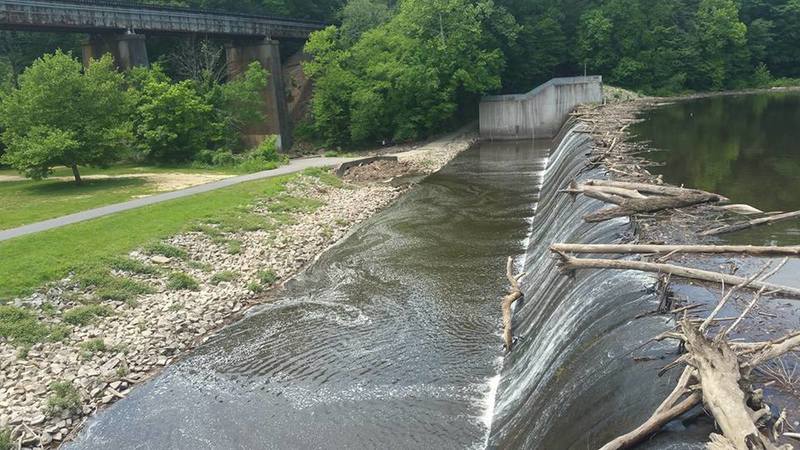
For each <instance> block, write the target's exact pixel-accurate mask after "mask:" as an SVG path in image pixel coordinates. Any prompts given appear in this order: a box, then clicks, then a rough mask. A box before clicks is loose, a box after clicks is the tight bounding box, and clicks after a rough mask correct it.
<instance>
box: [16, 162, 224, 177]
mask: <svg viewBox="0 0 800 450" xmlns="http://www.w3.org/2000/svg"><path fill="white" fill-rule="evenodd" d="M80 172H81V176H87V175H124V174H130V173H189V174H192V173H199V174H202V173H210V174H230V175H234V174H238V173H240V172H239V171H238V170H237V169H236V167H219V168H216V167H215V168H213V169H198V168H194V167H187V166H185V165H183V166H147V165H144V166H143V165H135V164H116V165H113V166H111V167H106V168H105V169H102V168H97V167H81V168H80ZM4 175H8V176H19V172H17V171H16V170H14V169H9V168H0V176H4ZM52 176H54V177H72V169H70V168H68V167H56V168H55V169H54V170H53V175H52Z"/></svg>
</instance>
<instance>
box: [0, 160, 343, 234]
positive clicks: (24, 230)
mask: <svg viewBox="0 0 800 450" xmlns="http://www.w3.org/2000/svg"><path fill="white" fill-rule="evenodd" d="M352 159H354V158H324V157H323V158H303V159H293V160H292V161H291V162H289V164H287V165H285V166H281V167H278V168H277V169H272V170H265V171H263V172H256V173H251V174H248V175H242V176H238V177H232V178H226V179H223V180H219V181H214V182H211V183H206V184H201V185H198V186H194V187H190V188H188V189H182V190H179V191H173V192H165V193H163V194H156V195H152V196H149V197H144V198H137V199H136V200H130V201H127V202H122V203H116V204H113V205H107V206H102V207H100V208H94V209H90V210H87V211H81V212H77V213H74V214H69V215H66V216H61V217H56V218H55V219H49V220H44V221H42V222H36V223H32V224H28V225H23V226H21V227H17V228H11V229H9V230H2V231H0V242H2V241H6V240H8V239H13V238H16V237H20V236H25V235H27V234H33V233H38V232H40V231H45V230H51V229H53V228H59V227H63V226H65V225H71V224H74V223H78V222H83V221H86V220H92V219H97V218H99V217H103V216H107V215H110V214H115V213H118V212H122V211H128V210H131V209H135V208H140V207H142V206H147V205H154V204H156V203H161V202H165V201H169V200H175V199H177V198H183V197H189V196H191V195H195V194H200V193H202V192H209V191H214V190H217V189H221V188H224V187H228V186H233V185H236V184H239V183H244V182H247V181H254V180H261V179H264V178H270V177H276V176H279V175H286V174H290V173H294V172H299V171H302V170H304V169H307V168H309V167H331V166H335V165H338V164H341V163H343V162H346V161H350V160H352Z"/></svg>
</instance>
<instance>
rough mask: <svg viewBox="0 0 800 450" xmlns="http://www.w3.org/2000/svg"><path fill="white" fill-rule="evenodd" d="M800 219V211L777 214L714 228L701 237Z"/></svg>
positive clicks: (703, 233)
mask: <svg viewBox="0 0 800 450" xmlns="http://www.w3.org/2000/svg"><path fill="white" fill-rule="evenodd" d="M795 218H800V211H792V212H788V213H783V214H776V215H774V216H769V217H762V218H759V219H753V220H748V221H746V222H741V223H735V224H732V225H725V226H723V227H719V228H714V229H711V230H707V231H704V232H702V233H700V235H701V236H717V235H720V234H725V233H733V232H734V231H740V230H745V229H747V228H752V227H756V226H759V225H769V224H772V223H776V222H781V221H784V220H789V219H795Z"/></svg>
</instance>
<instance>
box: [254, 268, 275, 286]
mask: <svg viewBox="0 0 800 450" xmlns="http://www.w3.org/2000/svg"><path fill="white" fill-rule="evenodd" d="M258 281H259V282H261V284H262V285H264V286H270V285H272V284H274V283H275V282H276V281H278V276H277V275H275V272H273V271H271V270H262V271H260V272H258Z"/></svg>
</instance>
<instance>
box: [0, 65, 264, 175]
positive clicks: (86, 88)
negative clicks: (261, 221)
mask: <svg viewBox="0 0 800 450" xmlns="http://www.w3.org/2000/svg"><path fill="white" fill-rule="evenodd" d="M266 83H267V73H266V71H265V70H264V69H262V67H261V65H260V64H259V63H253V64H251V65H250V66H249V67H248V68H247V70H246V71H245V73H244V74H243V75H242V76H241V77H239V78H237V79H236V80H231V81H229V82H227V83H225V84H221V83H218V82H215V81H211V80H208V79H207V77H205V78H204V79H203V80H201V81H197V80H183V81H179V82H174V81H173V80H171V79H170V78H169V77H168V76H167V75H166V74H165V73H164V71H163V70H162V69H161V68H160V67H159V66H158V65H155V66H153V68H151V69H145V68H137V69H134V70H132V71H130V72H129V73H127V74H123V73H120V72H118V71H117V70H116V68H115V66H114V62H113V60H112V59H111V56H110V55H106V56H104V57H103V58H101V59H99V60H96V61H94V62H92V64H90V65H89V67H88V68H87V69H84V68H83V65H82V64H81V62H80V61H78V60H77V59H75V58H74V57H72V56H71V55H69V54H66V53H63V52H61V51H56V52H55V53H53V54H46V55H44V56H43V57H42V58H40V59H37V60H36V61H34V63H33V64H32V65H31V66H30V67H29V68H28V69H26V70H25V71H24V72H23V73H22V74H21V75H20V76H19V80H18V83H17V85H16V86H13V85H12V86H11V87H9V88H8V89H7V91H6V92H5V93H4V94H3V95H2V97H0V127H2V129H3V133H2V136H1V138H0V141H2V143H3V144H4V145H5V146H6V150H5V154H3V155H2V159H0V161H2V162H3V163H5V164H8V165H10V166H12V167H14V168H16V169H17V170H19V171H20V172H21V173H23V174H24V175H26V176H28V177H31V178H34V179H41V178H44V177H46V176H48V175H49V174H51V173H52V169H53V168H54V167H57V166H67V167H71V168H73V174H74V175H75V180H76V182H79V183H80V176H79V172H78V167H79V166H100V167H102V166H107V165H109V164H111V163H114V162H118V161H121V160H126V159H128V160H146V161H148V162H151V163H188V162H195V163H198V162H199V163H205V164H217V165H234V164H239V163H241V164H245V163H246V164H247V165H248V167H249V168H253V169H259V168H267V167H270V166H274V164H275V162H276V161H278V159H279V158H278V155H277V153H276V152H275V151H274V147H275V142H274V140H267V142H266V144H264V145H266V146H268V147H269V146H271V147H272V151H269V150H265V148H264V146H263V145H262V146H261V147H259V148H258V149H255V150H254V151H253V152H251V154H248V155H239V154H241V153H242V152H243V150H245V149H244V148H242V145H241V144H240V140H239V137H240V132H241V130H242V129H243V128H245V127H247V126H249V125H251V124H253V123H255V122H258V121H263V120H264V116H263V114H262V112H261V111H262V110H263V96H262V95H261V92H262V90H263V89H264V87H265V86H266ZM265 158H268V159H265Z"/></svg>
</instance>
